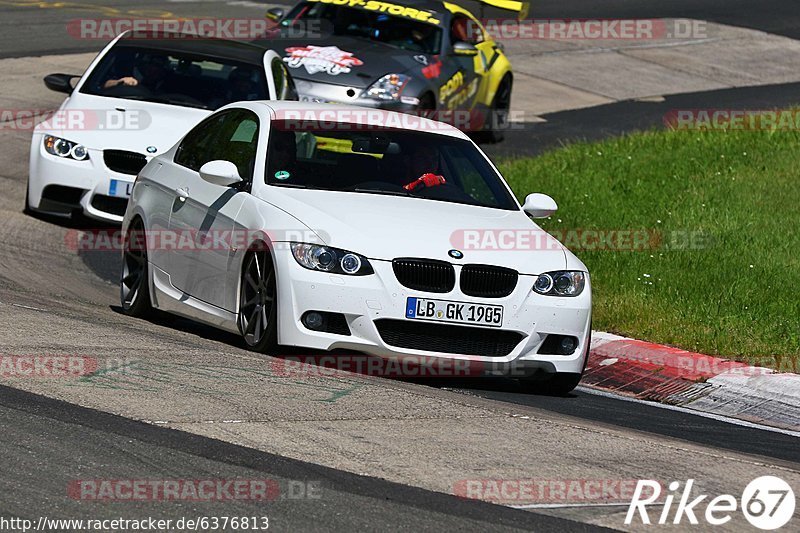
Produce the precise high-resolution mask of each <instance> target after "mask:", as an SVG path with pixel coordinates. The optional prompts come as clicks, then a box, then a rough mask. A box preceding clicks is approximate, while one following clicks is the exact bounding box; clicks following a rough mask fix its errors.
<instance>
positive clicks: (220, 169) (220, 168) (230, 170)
mask: <svg viewBox="0 0 800 533" xmlns="http://www.w3.org/2000/svg"><path fill="white" fill-rule="evenodd" d="M200 177H201V178H203V179H204V180H206V181H207V182H209V183H213V184H214V185H222V186H223V187H230V186H232V185H236V184H237V183H241V182H242V178H241V176H239V170H238V169H237V168H236V165H234V164H233V163H231V162H230V161H223V160H221V159H217V160H215V161H209V162H208V163H206V164H205V165H203V166H202V167H200Z"/></svg>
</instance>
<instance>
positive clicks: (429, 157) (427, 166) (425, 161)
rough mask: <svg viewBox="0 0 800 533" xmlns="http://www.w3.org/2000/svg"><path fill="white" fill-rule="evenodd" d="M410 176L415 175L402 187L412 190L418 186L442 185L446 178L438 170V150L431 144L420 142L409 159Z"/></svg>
mask: <svg viewBox="0 0 800 533" xmlns="http://www.w3.org/2000/svg"><path fill="white" fill-rule="evenodd" d="M409 171H410V174H411V176H416V179H414V181H412V182H410V183H407V184H405V185H404V186H403V188H404V189H405V190H407V191H413V190H416V189H418V188H420V187H423V188H424V187H436V186H437V185H444V184H445V183H447V180H445V179H444V176H442V175H441V174H438V172H439V151H438V150H437V149H436V147H435V146H433V145H432V144H421V145H420V146H419V147H418V148H417V150H416V151H415V152H414V155H413V156H412V157H411V158H410V159H409Z"/></svg>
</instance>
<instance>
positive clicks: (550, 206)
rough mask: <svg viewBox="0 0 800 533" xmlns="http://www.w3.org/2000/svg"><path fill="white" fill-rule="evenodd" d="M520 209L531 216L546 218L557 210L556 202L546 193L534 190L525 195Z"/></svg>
mask: <svg viewBox="0 0 800 533" xmlns="http://www.w3.org/2000/svg"><path fill="white" fill-rule="evenodd" d="M522 210H523V211H525V212H526V213H527V214H528V216H531V217H533V218H547V217H549V216H550V215H552V214H553V213H555V212H556V211H558V204H556V201H555V200H553V199H552V198H550V197H549V196H547V195H546V194H542V193H538V192H535V193H533V194H529V195H528V196H526V197H525V203H524V204H523V205H522Z"/></svg>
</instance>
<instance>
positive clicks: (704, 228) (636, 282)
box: [501, 131, 800, 370]
mask: <svg viewBox="0 0 800 533" xmlns="http://www.w3.org/2000/svg"><path fill="white" fill-rule="evenodd" d="M501 169H502V171H503V173H504V175H505V176H506V177H507V178H508V180H509V182H510V184H511V186H512V187H513V188H514V190H515V191H516V192H517V194H518V196H519V197H520V199H522V198H524V196H525V195H526V194H527V193H530V192H544V193H546V194H549V195H551V196H552V197H553V198H555V200H556V202H557V203H558V205H559V211H558V212H557V213H556V214H555V215H554V216H552V217H551V218H550V219H547V220H543V221H540V223H541V225H542V227H543V228H544V229H545V230H548V231H551V230H553V231H566V230H571V229H602V230H615V229H621V230H627V229H631V230H635V229H638V230H648V231H652V232H655V233H657V234H660V235H662V237H663V239H662V241H661V243H660V244H657V245H656V246H655V247H653V248H652V249H645V250H639V251H630V250H621V251H620V250H598V249H595V250H589V249H584V250H581V249H573V252H575V253H576V255H578V257H580V258H581V259H582V260H583V261H584V262H585V263H586V265H587V266H588V268H589V271H590V274H591V279H592V283H593V296H594V315H593V319H594V324H593V325H594V329H599V330H603V331H611V332H615V333H619V334H622V335H627V336H631V337H635V338H639V339H645V340H649V341H653V342H658V343H664V344H670V345H674V346H679V347H681V348H685V349H687V350H692V351H699V352H701V353H707V354H714V355H721V356H726V357H731V358H736V359H739V360H745V361H748V362H751V363H757V364H761V365H765V366H772V367H778V368H780V369H784V370H791V368H792V364H796V361H797V356H798V354H800V133H798V132H793V131H779V132H767V131H760V132H756V131H728V132H725V131H709V132H698V131H691V132H690V131H652V132H645V133H637V134H632V135H629V136H625V137H622V138H618V139H613V140H609V141H605V142H601V143H592V144H589V143H578V144H574V145H570V146H567V147H565V148H561V149H558V150H555V151H552V152H548V153H545V154H543V155H541V156H540V157H537V158H532V159H519V160H512V161H506V162H504V163H503V164H501ZM675 232H678V233H675ZM686 234H691V235H694V236H695V237H696V238H698V239H703V240H705V241H706V243H705V245H704V246H702V249H680V246H679V245H680V244H681V243H680V241H681V240H682V239H680V238H677V237H680V236H681V235H686ZM673 235H675V236H676V238H673V237H671V236H673ZM695 244H702V242H699V241H698V242H696V243H695ZM568 246H569V245H568ZM792 362H793V363H792ZM787 366H788V368H787Z"/></svg>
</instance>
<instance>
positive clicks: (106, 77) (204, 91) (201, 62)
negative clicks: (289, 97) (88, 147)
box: [81, 46, 268, 109]
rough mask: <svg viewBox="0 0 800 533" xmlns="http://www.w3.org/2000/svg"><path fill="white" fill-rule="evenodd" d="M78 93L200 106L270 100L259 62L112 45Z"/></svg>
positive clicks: (203, 107) (212, 106)
mask: <svg viewBox="0 0 800 533" xmlns="http://www.w3.org/2000/svg"><path fill="white" fill-rule="evenodd" d="M81 92H83V93H87V94H94V95H98V96H111V97H114V98H125V99H129V100H143V101H146V102H158V103H163V104H173V105H179V106H185V107H196V108H199V109H217V108H219V107H222V106H224V105H226V104H229V103H231V102H238V101H240V100H266V99H268V92H267V85H266V80H265V79H264V69H263V68H262V67H260V66H256V65H249V64H244V63H239V62H236V61H233V60H227V59H220V58H217V57H213V58H212V57H207V56H198V55H188V54H180V53H176V52H167V51H163V50H157V49H153V48H138V47H132V46H115V47H114V48H112V49H111V50H110V51H109V53H108V54H106V55H105V56H104V57H103V59H102V60H101V61H100V63H99V64H98V65H97V67H95V69H94V70H93V71H92V73H91V75H90V76H89V78H88V80H87V81H86V83H85V84H84V85H83V87H82V88H81Z"/></svg>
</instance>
